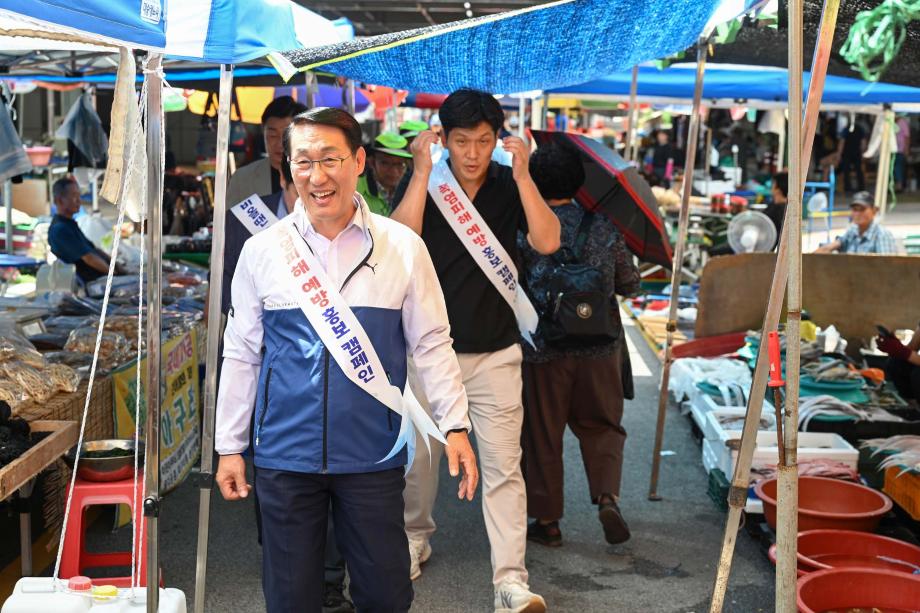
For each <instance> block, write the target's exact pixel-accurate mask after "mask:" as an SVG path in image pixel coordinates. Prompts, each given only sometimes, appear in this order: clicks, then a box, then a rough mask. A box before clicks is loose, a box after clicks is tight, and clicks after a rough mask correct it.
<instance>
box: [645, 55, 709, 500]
mask: <svg viewBox="0 0 920 613" xmlns="http://www.w3.org/2000/svg"><path fill="white" fill-rule="evenodd" d="M708 47H709V45H707V44H706V39H705V38H700V40H699V41H697V46H696V85H695V87H694V89H693V111H692V113H693V115H691V117H690V134H689V135H688V137H687V158H686V161H685V163H684V180H683V188H682V190H681V201H680V217H679V221H678V224H677V245H676V246H675V248H674V261H673V262H672V263H671V306H670V308H669V310H668V323H667V337H666V339H665V345H664V365H663V366H662V370H661V387H660V389H659V390H658V422H657V424H656V426H655V449H654V451H653V452H652V476H651V480H650V481H649V488H648V498H649V500H661V496H659V495H658V471H659V469H660V467H661V444H662V441H663V439H664V419H665V415H666V412H667V408H668V381H669V380H670V376H671V362H672V357H671V347H672V345H673V343H674V332H675V331H677V302H678V298H679V297H680V279H681V273H682V270H683V263H684V247H685V246H686V244H687V228H688V226H689V225H690V192H691V191H692V189H693V167H694V164H695V162H696V146H697V142H698V141H699V135H700V101H701V99H702V97H703V75H704V73H705V71H706V51H707V49H708Z"/></svg>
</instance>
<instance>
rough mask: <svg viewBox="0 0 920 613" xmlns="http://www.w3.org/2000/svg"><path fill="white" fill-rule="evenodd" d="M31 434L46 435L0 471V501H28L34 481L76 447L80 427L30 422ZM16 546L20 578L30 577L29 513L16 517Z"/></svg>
mask: <svg viewBox="0 0 920 613" xmlns="http://www.w3.org/2000/svg"><path fill="white" fill-rule="evenodd" d="M29 427H30V428H31V429H32V432H33V433H35V432H48V433H49V434H48V436H46V437H45V438H43V439H42V440H41V441H39V442H38V443H37V444H36V445H35V446H33V447H32V448H30V449H29V450H28V451H26V452H25V453H24V454H22V455H21V456H20V457H19V458H17V459H16V460H14V461H12V462H11V463H9V464H7V465H6V466H4V467H3V468H0V501H3V500H6V499H7V498H9V497H10V496H13V495H14V494H15V495H17V496H18V497H19V498H23V499H28V498H29V497H30V496H31V495H32V487H33V485H34V484H35V478H36V477H37V476H38V475H39V473H41V472H42V471H43V470H45V469H46V468H48V467H49V466H50V465H51V464H52V463H53V462H54V461H56V460H57V459H58V458H60V457H61V456H62V455H64V454H65V453H67V451H68V450H69V449H70V448H72V447H73V446H74V445H76V444H77V438H78V437H79V433H80V432H79V427H78V425H77V422H75V421H51V420H45V421H33V422H31V423H29ZM19 546H20V553H21V559H22V576H23V577H28V576H29V575H31V574H32V517H31V515H30V514H29V511H28V509H26V510H25V511H20V513H19Z"/></svg>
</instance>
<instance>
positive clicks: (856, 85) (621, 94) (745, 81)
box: [549, 64, 920, 110]
mask: <svg viewBox="0 0 920 613" xmlns="http://www.w3.org/2000/svg"><path fill="white" fill-rule="evenodd" d="M810 77H811V75H810V73H808V72H806V73H805V90H806V92H807V90H808V82H809V80H810ZM695 79H696V67H695V66H693V65H674V66H671V67H670V68H666V69H664V70H659V69H657V68H655V67H652V66H641V67H640V68H639V80H638V98H639V100H640V101H642V102H659V103H662V104H680V103H687V102H689V101H690V100H692V99H693V88H694V83H695ZM631 80H632V71H631V70H628V71H623V72H616V73H614V74H611V75H609V76H607V77H604V78H602V79H597V80H594V81H589V82H587V83H583V84H581V85H572V86H569V87H560V88H556V89H553V90H550V91H549V93H550V94H555V95H559V96H565V97H570V98H581V99H586V100H628V99H629V87H630V82H631ZM788 91H789V76H788V71H787V70H786V69H784V68H772V67H763V66H737V65H732V64H730V65H725V64H721V65H720V64H707V65H706V73H705V75H704V77H703V100H704V104H708V105H710V106H735V105H744V106H750V107H755V108H785V107H786V105H787V102H788V97H789V96H788ZM886 103H887V104H892V105H894V106H895V107H903V108H905V110H908V109H909V105H913V104H920V88H916V87H907V86H904V85H893V84H890V83H867V82H866V81H863V80H860V79H851V78H847V77H838V76H832V75H828V76H827V81H826V82H825V85H824V96H823V97H822V103H821V105H822V107H824V108H828V109H831V108H834V107H873V108H874V109H877V108H878V107H879V106H880V105H882V104H886Z"/></svg>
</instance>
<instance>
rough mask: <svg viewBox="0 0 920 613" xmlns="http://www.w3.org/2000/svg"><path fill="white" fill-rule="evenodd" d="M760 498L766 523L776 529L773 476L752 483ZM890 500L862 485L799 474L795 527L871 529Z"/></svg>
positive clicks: (888, 506)
mask: <svg viewBox="0 0 920 613" xmlns="http://www.w3.org/2000/svg"><path fill="white" fill-rule="evenodd" d="M754 491H755V492H756V493H757V496H758V497H759V498H760V499H761V500H763V513H764V516H765V517H766V520H767V524H769V526H770V527H771V528H772V529H773V530H776V479H765V480H763V481H760V482H758V483H757V485H755V486H754ZM890 510H891V500H890V499H889V498H888V497H887V496H885V495H884V494H882V493H881V492H877V491H875V490H873V489H872V488H868V487H866V486H864V485H859V484H856V483H851V482H849V481H840V480H838V479H827V478H825V477H799V530H800V531H802V532H804V531H806V530H820V529H829V530H857V531H860V532H872V531H874V530H875V528H876V526H878V522H879V520H881V519H882V516H884V515H885V514H886V513H887V512H888V511H890Z"/></svg>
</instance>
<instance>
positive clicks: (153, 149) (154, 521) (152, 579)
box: [138, 53, 165, 613]
mask: <svg viewBox="0 0 920 613" xmlns="http://www.w3.org/2000/svg"><path fill="white" fill-rule="evenodd" d="M162 62H163V56H162V55H160V54H158V53H153V54H150V55H149V56H148V61H147V68H146V71H147V257H148V262H149V263H150V271H149V273H148V277H147V387H146V398H147V426H146V434H145V440H146V442H147V446H146V450H147V459H146V461H145V463H144V491H145V492H146V494H145V497H144V517H145V518H146V519H147V538H146V541H147V542H146V544H145V546H146V548H147V551H146V552H145V553H146V555H147V613H157V610H158V609H159V600H160V592H159V584H160V572H159V571H160V555H159V554H160V552H159V525H158V522H159V516H160V444H159V443H160V408H161V407H160V403H161V394H160V366H161V357H162V356H161V342H162V336H161V334H160V309H161V308H162V303H163V295H162V282H163V269H162V261H163V254H162V242H163V222H162V216H161V211H162V208H163V161H164V160H163V147H164V145H165V142H164V136H163V75H162V72H161V71H160V69H161V68H162ZM138 367H140V365H138Z"/></svg>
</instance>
